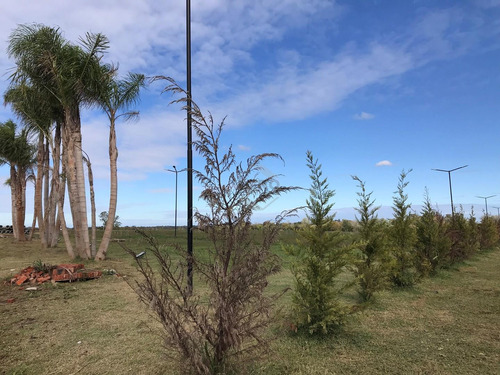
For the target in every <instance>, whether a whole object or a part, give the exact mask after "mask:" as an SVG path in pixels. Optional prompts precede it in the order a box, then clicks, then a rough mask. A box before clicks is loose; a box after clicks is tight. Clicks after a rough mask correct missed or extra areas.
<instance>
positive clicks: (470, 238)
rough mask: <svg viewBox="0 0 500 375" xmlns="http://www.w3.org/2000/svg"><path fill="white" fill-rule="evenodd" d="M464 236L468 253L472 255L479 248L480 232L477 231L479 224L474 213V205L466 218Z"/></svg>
mask: <svg viewBox="0 0 500 375" xmlns="http://www.w3.org/2000/svg"><path fill="white" fill-rule="evenodd" d="M466 237H467V249H468V254H469V255H472V254H475V253H477V252H478V251H479V250H480V248H481V233H480V231H479V224H478V222H477V220H476V216H475V213H474V207H472V208H471V213H470V216H469V219H468V220H467V236H466Z"/></svg>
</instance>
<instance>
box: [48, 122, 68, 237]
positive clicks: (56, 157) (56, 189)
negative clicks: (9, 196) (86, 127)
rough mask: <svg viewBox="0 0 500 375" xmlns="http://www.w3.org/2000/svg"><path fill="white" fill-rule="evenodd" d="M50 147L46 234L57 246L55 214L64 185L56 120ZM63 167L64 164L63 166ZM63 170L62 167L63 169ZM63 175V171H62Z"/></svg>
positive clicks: (57, 227)
mask: <svg viewBox="0 0 500 375" xmlns="http://www.w3.org/2000/svg"><path fill="white" fill-rule="evenodd" d="M51 148H52V181H51V189H50V198H49V200H50V202H49V204H50V207H51V209H50V214H49V217H48V219H47V222H48V225H47V226H48V231H47V232H48V234H49V246H50V247H55V246H57V241H58V240H59V233H60V221H59V215H57V210H58V202H59V197H60V195H61V194H62V196H63V198H62V204H63V206H64V190H65V189H64V186H65V184H61V183H60V178H61V177H60V176H61V175H60V173H59V171H60V168H61V124H60V123H59V122H56V127H55V134H54V142H53V143H51ZM63 168H64V166H63ZM63 170H64V169H63ZM63 175H64V173H63Z"/></svg>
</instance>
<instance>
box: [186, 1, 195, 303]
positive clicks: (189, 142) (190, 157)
mask: <svg viewBox="0 0 500 375" xmlns="http://www.w3.org/2000/svg"><path fill="white" fill-rule="evenodd" d="M186 74H187V103H186V104H187V189H188V191H187V194H188V196H187V220H188V221H187V255H188V261H187V279H188V280H187V282H188V291H189V292H190V293H191V292H192V291H193V131H192V126H191V99H192V94H191V1H190V0H186Z"/></svg>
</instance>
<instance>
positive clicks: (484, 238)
mask: <svg viewBox="0 0 500 375" xmlns="http://www.w3.org/2000/svg"><path fill="white" fill-rule="evenodd" d="M479 230H480V233H481V249H490V248H492V247H493V246H494V245H496V244H497V243H498V231H497V224H496V221H495V219H494V218H493V217H491V216H488V215H484V216H483V217H482V218H481V223H480V224H479Z"/></svg>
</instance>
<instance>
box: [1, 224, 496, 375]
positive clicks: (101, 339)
mask: <svg viewBox="0 0 500 375" xmlns="http://www.w3.org/2000/svg"><path fill="white" fill-rule="evenodd" d="M184 233H185V232H184ZM184 233H183V232H182V231H178V240H179V241H180V242H181V243H183V242H184V241H183V240H182V237H183V235H184ZM156 234H157V235H158V236H159V238H160V239H161V240H162V241H168V242H172V241H174V239H173V238H172V237H173V230H172V231H171V232H166V231H165V230H163V231H160V230H158V231H156ZM114 237H115V238H121V239H124V240H126V243H127V245H128V246H130V247H132V248H134V249H137V250H140V249H141V246H142V245H141V243H140V241H139V239H138V238H137V235H136V234H135V233H134V232H133V231H131V230H127V229H122V230H120V231H117V232H115V233H114ZM195 244H196V246H197V247H199V246H203V245H204V244H205V242H204V241H203V239H202V238H197V237H196V236H195ZM61 246H62V245H61ZM197 250H200V249H195V251H197ZM108 255H109V259H107V260H106V261H104V262H100V263H96V262H93V261H88V262H85V263H86V266H87V268H95V269H101V270H102V269H110V268H113V269H115V270H116V271H117V272H118V273H119V274H120V276H116V275H104V276H103V277H102V278H101V279H99V280H92V281H86V282H75V283H57V284H54V285H53V284H51V283H46V284H43V285H42V286H40V287H39V290H37V291H35V292H28V291H25V290H24V289H25V288H24V287H23V288H19V287H14V286H10V285H6V284H4V283H2V284H0V374H11V375H13V374H66V375H69V374H178V373H179V372H178V366H177V364H176V362H175V361H173V360H171V359H168V358H166V356H165V354H164V349H163V347H162V342H161V338H160V337H159V336H158V332H159V325H158V324H157V323H156V322H155V320H154V318H153V317H151V316H150V315H149V314H148V311H147V309H146V307H144V306H143V305H141V304H140V303H139V302H138V301H137V297H136V295H135V293H134V292H133V290H132V289H131V288H130V286H129V285H128V284H127V280H133V279H134V277H136V276H137V273H136V271H135V267H134V263H133V260H131V259H130V258H129V257H128V256H127V255H126V254H125V252H124V251H123V250H122V249H121V248H120V247H119V246H118V245H117V244H116V243H112V245H111V247H110V250H109V253H108ZM38 259H41V260H42V261H43V262H45V263H49V264H57V263H67V262H68V258H67V255H66V253H65V251H64V249H62V248H57V249H46V250H40V249H39V246H38V244H37V243H36V242H35V243H23V244H16V243H13V242H12V240H11V239H10V238H0V278H1V279H2V280H5V279H8V278H9V276H11V275H12V274H14V273H16V272H18V271H19V270H20V269H22V268H24V267H26V266H28V265H31V264H32V263H33V262H34V261H36V260H38ZM286 264H287V263H286V262H285V265H286ZM499 269H500V251H498V249H497V250H495V251H490V252H484V253H482V254H479V255H477V256H476V257H474V258H473V259H472V260H469V261H467V262H466V263H463V264H461V265H459V266H458V267H456V268H453V269H450V270H445V271H442V272H440V274H439V275H438V276H436V277H434V278H432V279H427V280H425V281H424V282H422V283H421V284H419V285H418V286H417V287H416V288H414V289H412V290H406V291H394V290H389V291H385V292H383V293H381V294H380V295H379V296H378V299H377V302H376V303H375V304H374V305H372V306H371V307H369V308H368V309H367V310H365V311H363V312H361V313H359V314H358V315H356V316H354V317H353V318H352V319H351V320H350V321H349V323H348V324H347V325H346V326H345V327H344V329H343V330H342V331H341V332H339V333H337V334H335V335H332V336H331V337H328V338H323V339H315V338H312V337H308V336H297V335H295V334H293V333H290V332H289V331H288V329H287V328H286V322H285V321H278V322H277V323H276V324H275V325H274V326H272V327H270V329H269V335H271V336H273V338H274V341H273V342H272V344H271V351H270V352H269V353H268V354H267V356H265V357H264V358H263V359H261V360H260V361H258V362H256V363H253V364H249V365H246V366H247V367H248V368H247V369H245V370H247V372H248V373H253V374H498V373H499V369H500V272H498V270H499ZM291 285H292V277H291V273H290V271H289V270H288V269H287V267H286V266H285V268H284V269H283V271H282V272H281V274H279V275H277V276H275V277H274V278H273V279H272V280H271V288H272V289H276V290H277V289H279V288H283V287H287V286H291ZM200 286H201V285H199V283H198V287H200ZM196 287H197V285H196V281H195V288H196ZM9 299H14V302H13V303H7V300H9ZM289 299H290V294H288V295H285V297H284V298H283V300H282V301H281V304H282V305H284V307H285V308H286V306H287V304H288V303H289V302H288V301H289Z"/></svg>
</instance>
